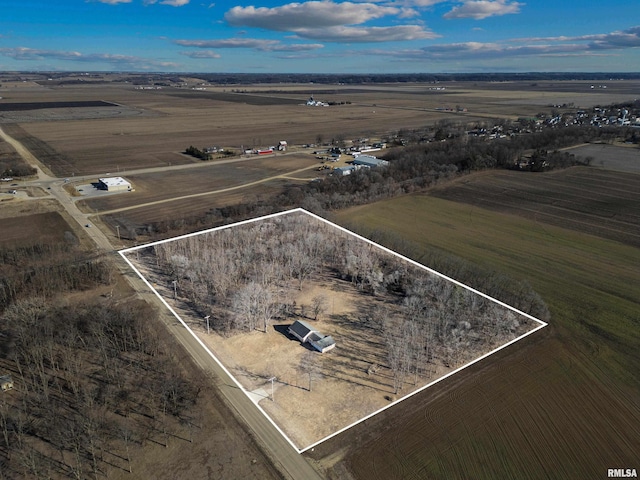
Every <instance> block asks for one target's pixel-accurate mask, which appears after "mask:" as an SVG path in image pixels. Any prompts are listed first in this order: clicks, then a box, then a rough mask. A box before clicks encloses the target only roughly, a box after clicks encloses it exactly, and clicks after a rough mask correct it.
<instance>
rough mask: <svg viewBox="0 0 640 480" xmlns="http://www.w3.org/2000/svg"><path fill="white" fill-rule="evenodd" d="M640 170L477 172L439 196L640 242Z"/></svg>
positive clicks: (620, 240)
mask: <svg viewBox="0 0 640 480" xmlns="http://www.w3.org/2000/svg"><path fill="white" fill-rule="evenodd" d="M638 192H640V175H635V174H628V173H623V172H614V171H609V170H601V169H595V168H589V167H575V168H571V169H568V170H563V171H559V172H551V173H543V174H533V175H532V174H531V173H526V172H508V171H507V172H492V173H491V174H490V175H474V176H470V177H467V178H464V179H461V181H459V182H457V183H456V184H455V185H453V186H447V187H445V188H442V189H438V190H436V191H434V192H433V195H434V196H437V197H440V198H445V199H448V200H454V201H457V202H463V203H469V204H471V205H475V206H478V207H483V208H488V209H491V210H495V211H499V212H505V213H514V214H516V215H519V216H521V217H525V218H528V219H530V220H533V221H536V222H540V223H545V224H550V225H557V226H561V227H565V228H570V229H572V230H576V231H579V232H584V233H590V234H593V235H598V236H601V237H603V238H608V239H611V240H616V241H619V242H624V243H626V244H628V245H634V246H640V195H639V194H638Z"/></svg>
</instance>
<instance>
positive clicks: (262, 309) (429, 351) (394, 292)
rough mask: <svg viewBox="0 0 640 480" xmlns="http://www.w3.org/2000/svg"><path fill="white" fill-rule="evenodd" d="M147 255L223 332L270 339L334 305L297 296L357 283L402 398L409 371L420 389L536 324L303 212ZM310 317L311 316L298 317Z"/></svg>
mask: <svg viewBox="0 0 640 480" xmlns="http://www.w3.org/2000/svg"><path fill="white" fill-rule="evenodd" d="M139 257H141V258H142V263H143V265H144V266H143V267H142V268H143V270H147V269H152V270H153V275H154V276H153V278H154V281H158V282H159V283H161V284H165V285H170V286H171V289H173V291H172V292H171V289H169V291H170V292H171V293H173V295H174V297H176V298H179V299H184V300H186V301H187V302H188V304H189V305H191V306H192V308H193V309H195V311H196V315H197V316H199V317H200V318H207V325H209V326H210V327H211V328H213V329H214V330H216V331H218V332H219V333H221V334H222V335H235V334H239V333H243V332H245V333H246V332H251V331H253V330H260V331H262V332H264V333H265V334H268V333H269V332H270V331H271V330H272V328H271V324H272V323H273V322H275V321H276V320H277V321H278V323H282V322H287V321H288V320H289V319H291V318H295V317H296V316H297V315H303V316H305V317H306V318H314V317H315V318H317V316H318V315H319V314H321V313H323V312H324V310H325V307H323V304H324V303H326V302H325V301H323V299H322V298H320V297H315V298H314V299H313V301H312V302H311V304H310V305H301V304H297V303H296V293H297V292H298V291H300V290H302V288H303V287H304V285H305V284H307V283H309V282H310V283H313V282H315V281H316V279H317V276H318V275H319V274H324V275H329V276H331V277H333V278H337V279H339V280H341V281H344V282H350V283H351V284H352V285H354V286H355V287H356V289H357V290H358V291H359V292H361V294H362V296H363V297H365V298H369V300H368V303H369V304H370V305H371V306H372V308H371V309H370V311H369V312H367V313H365V312H361V313H360V314H359V315H357V319H356V320H355V322H357V323H359V324H360V325H359V326H357V327H356V326H354V329H355V328H359V329H360V330H361V331H362V330H368V331H369V336H371V338H369V337H367V338H368V341H374V342H375V341H381V342H385V343H386V347H385V348H386V352H387V353H386V360H387V364H386V365H385V366H386V367H388V368H389V369H390V370H391V371H392V372H393V376H394V390H395V393H398V392H400V391H401V390H402V388H403V386H404V385H405V383H406V382H407V378H408V376H409V375H412V376H413V385H415V384H416V382H417V381H418V377H420V378H430V377H431V369H432V367H431V365H430V364H434V363H437V364H441V365H444V366H445V367H457V366H460V365H462V364H464V363H466V362H468V361H471V360H472V359H474V358H477V357H478V356H480V355H481V354H483V353H486V352H488V351H489V350H490V349H492V348H496V347H497V346H499V345H501V344H503V343H506V342H507V341H508V340H511V339H513V338H515V337H516V336H518V335H521V334H522V333H524V332H526V331H527V330H529V329H530V328H532V322H531V321H530V320H529V319H527V318H526V317H523V316H521V315H518V314H516V313H514V312H513V311H511V310H508V309H506V308H504V307H502V306H499V305H498V304H497V303H495V302H493V301H491V300H489V299H486V298H485V297H482V296H480V295H478V294H476V293H474V292H472V291H470V290H468V289H465V288H463V287H460V286H458V285H455V284H454V283H453V282H451V281H449V280H446V279H444V278H442V277H440V276H438V275H435V274H432V273H430V272H428V271H426V270H424V269H421V268H419V267H417V266H415V265H412V264H410V263H409V262H407V261H405V260H403V259H401V258H399V257H397V256H394V255H392V254H389V253H387V252H384V251H383V250H381V249H379V248H377V247H376V246H374V245H371V244H369V243H367V242H365V241H363V240H360V239H358V238H356V237H354V236H352V235H349V234H347V233H345V232H342V231H340V230H338V229H336V228H334V227H332V226H331V225H330V224H327V223H326V222H323V221H321V220H318V219H316V218H314V217H312V216H310V215H308V214H305V213H303V212H291V213H288V214H285V215H281V216H277V217H272V218H268V219H264V220H260V221H257V222H252V223H250V224H245V225H239V226H233V227H232V228H226V229H221V230H216V231H212V232H208V233H203V234H201V235H195V236H189V237H187V238H181V239H177V240H173V241H168V242H164V243H160V244H158V245H155V246H154V247H149V248H147V249H145V250H143V252H142V254H141V255H140V256H139ZM158 274H160V276H158ZM324 295H325V296H326V297H331V296H334V295H337V294H336V293H334V292H332V291H327V292H325V293H324ZM531 299H533V300H534V302H532V303H529V304H528V305H526V307H527V308H528V309H529V311H531V310H536V312H537V313H543V314H544V313H545V312H546V308H545V306H544V303H543V302H542V301H541V300H540V299H539V297H535V296H531V295H529V296H528V298H527V299H526V300H528V301H530V300H531ZM520 300H521V303H523V304H524V303H525V302H524V301H522V300H524V298H520ZM305 311H306V312H310V314H311V316H309V314H308V313H306V314H299V313H298V312H305ZM328 318H329V319H330V318H331V315H329V316H328ZM271 334H273V333H271ZM376 339H378V340H376ZM339 343H340V340H338V344H339Z"/></svg>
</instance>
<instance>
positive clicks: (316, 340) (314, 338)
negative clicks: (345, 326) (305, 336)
mask: <svg viewBox="0 0 640 480" xmlns="http://www.w3.org/2000/svg"><path fill="white" fill-rule="evenodd" d="M309 342H310V343H312V344H313V345H314V346H316V347H318V348H320V349H323V348H325V347H330V346H331V345H335V343H336V341H335V340H334V339H333V337H332V336H331V335H325V336H324V337H322V336H320V335H317V334H315V333H312V334H311V337H309Z"/></svg>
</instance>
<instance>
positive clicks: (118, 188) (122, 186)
mask: <svg viewBox="0 0 640 480" xmlns="http://www.w3.org/2000/svg"><path fill="white" fill-rule="evenodd" d="M98 183H99V186H98V188H100V190H107V191H108V192H122V191H125V190H127V191H128V190H131V184H130V183H129V182H127V181H126V180H125V179H124V178H122V177H106V178H99V179H98Z"/></svg>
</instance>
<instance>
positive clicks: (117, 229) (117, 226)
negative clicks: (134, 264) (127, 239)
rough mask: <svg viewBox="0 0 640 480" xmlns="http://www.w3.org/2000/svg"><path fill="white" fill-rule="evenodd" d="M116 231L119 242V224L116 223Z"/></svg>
mask: <svg viewBox="0 0 640 480" xmlns="http://www.w3.org/2000/svg"><path fill="white" fill-rule="evenodd" d="M116 232H118V241H119V242H120V225H116Z"/></svg>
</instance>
